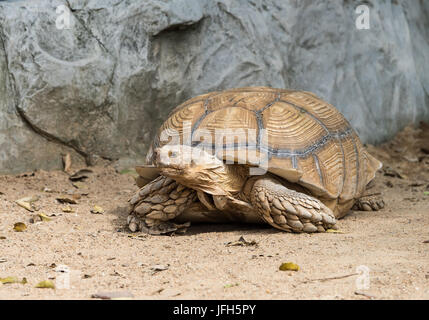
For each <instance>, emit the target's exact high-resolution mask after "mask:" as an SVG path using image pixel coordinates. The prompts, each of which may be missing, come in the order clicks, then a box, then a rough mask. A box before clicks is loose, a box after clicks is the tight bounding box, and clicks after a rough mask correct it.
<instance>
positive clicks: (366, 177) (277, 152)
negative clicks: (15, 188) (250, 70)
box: [146, 87, 381, 211]
mask: <svg viewBox="0 0 429 320" xmlns="http://www.w3.org/2000/svg"><path fill="white" fill-rule="evenodd" d="M216 130H218V131H219V130H226V132H229V133H231V132H233V133H234V132H240V130H242V131H243V130H244V132H245V135H244V139H243V135H234V134H227V135H225V136H224V137H223V138H222V141H214V140H215V139H213V138H211V137H214V136H215V131H216ZM228 130H229V131H228ZM234 130H235V131H234ZM237 130H238V131H237ZM201 133H203V134H201ZM237 136H239V138H240V139H238V137H237ZM216 137H218V136H217V135H216ZM172 139H175V141H174V140H172ZM215 142H216V143H218V144H217V146H218V148H217V149H216V148H215ZM167 143H173V144H176V143H183V144H192V145H198V146H202V147H204V148H209V149H212V150H216V151H215V152H216V155H217V156H218V157H219V158H221V159H223V160H225V159H226V160H228V159H229V160H231V159H230V158H231V157H230V156H227V154H229V155H231V152H230V151H231V150H233V151H232V152H233V153H232V154H233V158H234V161H237V160H242V159H241V158H240V156H239V154H241V155H242V154H245V155H248V154H252V155H255V154H256V156H257V157H258V156H260V152H261V150H262V151H263V153H264V155H266V157H267V158H266V161H267V162H266V163H267V168H268V171H269V172H271V173H274V174H276V175H278V176H280V177H283V178H284V179H286V180H288V181H289V182H292V183H298V184H300V185H301V186H303V187H305V188H307V189H308V190H309V191H310V192H311V193H312V194H313V195H315V196H318V197H319V198H321V199H325V200H326V201H327V202H329V200H335V201H334V202H335V206H338V205H340V204H346V203H348V205H347V207H348V208H349V207H350V206H351V205H350V203H351V201H352V200H353V199H355V198H358V197H359V196H361V195H362V193H363V192H364V190H365V187H366V185H367V184H368V182H369V181H370V180H372V179H373V178H374V176H375V172H376V171H377V170H378V169H379V168H380V167H381V163H380V162H379V161H378V160H377V159H375V158H374V157H372V156H371V155H370V154H369V153H368V152H367V151H366V150H365V149H364V147H363V145H362V143H361V141H360V139H359V137H358V136H357V134H356V132H355V131H354V130H353V128H352V127H351V126H350V124H349V122H348V121H347V120H346V119H345V118H344V116H343V115H342V114H341V113H340V112H339V111H338V110H337V109H336V108H335V107H333V106H332V105H330V104H329V103H327V102H325V101H323V100H321V99H320V98H318V97H317V96H316V95H314V94H313V93H310V92H305V91H294V90H284V89H274V88H268V87H248V88H239V89H231V90H226V91H220V92H211V93H207V94H203V95H200V96H197V97H195V98H192V99H190V100H188V101H186V102H184V103H182V104H181V105H179V106H177V107H176V108H175V109H174V110H173V111H171V113H170V115H169V117H168V119H167V120H166V121H165V122H164V123H163V124H162V126H161V127H160V129H159V131H158V134H157V135H156V137H155V139H154V141H153V143H152V146H151V150H153V148H156V147H160V146H163V145H164V144H167ZM219 145H220V146H221V148H219ZM151 150H150V151H149V153H148V155H147V158H146V164H149V165H150V164H152V160H153V159H152V151H151ZM237 151H238V152H237ZM252 159H253V158H252V157H248V158H247V159H245V160H244V161H245V163H247V164H249V165H255V161H254V160H252ZM257 159H260V158H257ZM335 206H334V207H335ZM331 207H332V206H331ZM335 211H338V210H335ZM341 211H342V210H341Z"/></svg>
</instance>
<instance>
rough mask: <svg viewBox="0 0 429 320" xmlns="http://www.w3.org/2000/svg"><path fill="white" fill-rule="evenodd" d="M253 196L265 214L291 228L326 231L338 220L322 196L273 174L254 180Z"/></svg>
mask: <svg viewBox="0 0 429 320" xmlns="http://www.w3.org/2000/svg"><path fill="white" fill-rule="evenodd" d="M250 200H251V203H252V205H253V207H254V208H256V209H257V210H258V212H259V213H260V214H261V216H262V218H263V219H264V220H265V221H266V222H267V223H269V224H270V225H272V226H273V227H275V228H277V229H281V230H284V231H289V232H291V231H292V232H324V231H326V230H327V229H329V228H332V227H333V226H334V224H335V222H336V221H335V216H334V214H333V213H332V211H331V209H329V208H328V207H326V206H325V205H324V204H323V203H322V202H320V201H319V200H318V199H316V198H314V197H311V196H309V195H307V194H304V193H301V192H297V191H295V190H290V189H288V188H286V187H285V186H283V185H282V184H281V183H280V182H279V181H278V180H276V179H274V178H272V177H262V178H260V179H258V180H256V182H255V183H254V185H253V187H252V189H251V192H250Z"/></svg>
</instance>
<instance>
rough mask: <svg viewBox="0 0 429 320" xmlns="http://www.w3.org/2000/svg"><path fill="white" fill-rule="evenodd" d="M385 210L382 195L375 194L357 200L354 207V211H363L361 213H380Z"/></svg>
mask: <svg viewBox="0 0 429 320" xmlns="http://www.w3.org/2000/svg"><path fill="white" fill-rule="evenodd" d="M383 208H384V201H383V198H382V197H381V195H379V194H373V195H366V196H365V195H364V196H362V197H360V198H359V199H357V200H356V202H355V204H354V205H353V208H352V209H353V210H361V211H378V210H380V209H383Z"/></svg>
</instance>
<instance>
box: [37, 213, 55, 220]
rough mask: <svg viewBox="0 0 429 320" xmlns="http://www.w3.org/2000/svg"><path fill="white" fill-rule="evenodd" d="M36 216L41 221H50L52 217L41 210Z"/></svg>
mask: <svg viewBox="0 0 429 320" xmlns="http://www.w3.org/2000/svg"><path fill="white" fill-rule="evenodd" d="M38 216H39V217H40V218H41V219H42V221H51V220H52V219H51V218H49V217H48V216H47V215H46V214H44V213H43V212H41V213H39V214H38Z"/></svg>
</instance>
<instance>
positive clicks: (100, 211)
mask: <svg viewBox="0 0 429 320" xmlns="http://www.w3.org/2000/svg"><path fill="white" fill-rule="evenodd" d="M91 213H94V214H103V213H104V209H103V208H102V207H100V206H94V208H93V209H91Z"/></svg>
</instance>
